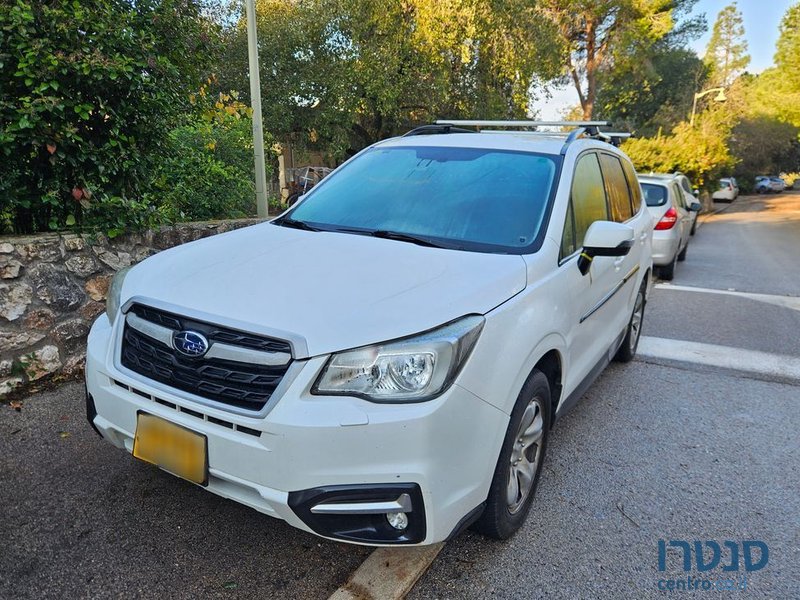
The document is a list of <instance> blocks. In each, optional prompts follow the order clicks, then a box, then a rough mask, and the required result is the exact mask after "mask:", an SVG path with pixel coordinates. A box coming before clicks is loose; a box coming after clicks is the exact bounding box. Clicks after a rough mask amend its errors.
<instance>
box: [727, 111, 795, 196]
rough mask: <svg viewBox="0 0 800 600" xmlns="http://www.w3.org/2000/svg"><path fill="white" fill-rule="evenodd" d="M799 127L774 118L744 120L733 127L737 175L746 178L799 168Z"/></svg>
mask: <svg viewBox="0 0 800 600" xmlns="http://www.w3.org/2000/svg"><path fill="white" fill-rule="evenodd" d="M797 134H798V128H797V127H795V126H793V125H791V124H789V123H785V122H782V121H779V120H777V119H775V118H774V117H768V116H766V115H759V116H756V117H749V118H745V119H743V120H742V121H741V122H740V123H739V124H738V125H736V127H734V128H733V135H732V136H731V143H730V147H731V153H732V154H733V155H734V156H735V157H736V159H737V165H736V176H737V177H739V178H740V179H742V180H744V181H748V180H752V178H753V177H754V176H756V175H764V174H771V173H780V172H781V171H796V170H797V169H798V167H800V163H799V162H798V159H799V158H800V152H799V150H800V144H798V137H797Z"/></svg>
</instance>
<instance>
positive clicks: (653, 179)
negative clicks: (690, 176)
mask: <svg viewBox="0 0 800 600" xmlns="http://www.w3.org/2000/svg"><path fill="white" fill-rule="evenodd" d="M677 179H678V178H677V177H675V176H674V175H663V174H659V175H639V181H641V182H642V183H655V184H657V185H663V186H666V185H667V184H668V183H670V182H672V181H675V180H677Z"/></svg>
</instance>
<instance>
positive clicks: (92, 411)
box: [84, 386, 103, 437]
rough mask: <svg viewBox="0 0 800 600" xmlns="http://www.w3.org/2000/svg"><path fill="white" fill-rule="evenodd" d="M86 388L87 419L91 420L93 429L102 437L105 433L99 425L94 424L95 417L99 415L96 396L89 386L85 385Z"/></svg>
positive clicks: (90, 423)
mask: <svg viewBox="0 0 800 600" xmlns="http://www.w3.org/2000/svg"><path fill="white" fill-rule="evenodd" d="M84 390H85V392H86V420H87V421H89V425H91V426H92V429H94V431H95V433H96V434H97V435H99V436H100V437H103V434H102V433H100V430H99V429H98V428H97V425H95V424H94V418H95V417H96V416H97V407H95V405H94V398H93V397H92V395H91V394H90V393H89V388H87V387H85V386H84Z"/></svg>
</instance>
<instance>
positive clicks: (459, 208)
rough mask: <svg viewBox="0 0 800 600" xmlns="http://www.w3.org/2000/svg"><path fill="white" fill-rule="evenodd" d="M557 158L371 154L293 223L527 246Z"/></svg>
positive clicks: (339, 175)
mask: <svg viewBox="0 0 800 600" xmlns="http://www.w3.org/2000/svg"><path fill="white" fill-rule="evenodd" d="M557 160H559V158H558V157H554V156H549V155H538V154H532V153H527V152H506V151H501V150H492V149H488V150H487V149H473V148H444V147H442V148H440V147H430V146H420V147H395V148H380V147H378V148H374V149H372V150H369V151H367V152H366V153H364V154H362V155H361V156H359V157H358V158H356V159H355V160H353V161H351V162H350V163H348V164H347V165H346V166H345V167H343V168H342V169H339V170H338V171H337V172H335V173H334V174H333V175H331V176H329V177H328V178H326V179H325V180H323V182H322V183H321V184H320V185H319V186H317V187H316V188H315V189H314V190H313V191H312V192H311V193H310V195H309V196H308V197H307V198H306V199H305V200H304V201H303V202H302V203H300V204H299V205H298V206H297V208H296V209H294V210H293V211H292V213H291V215H290V216H291V218H292V219H296V220H298V221H304V222H307V223H311V224H313V225H314V226H316V227H319V228H322V229H330V230H336V229H355V230H356V232H361V231H362V230H363V231H364V232H365V233H369V232H371V231H378V230H383V231H391V232H398V233H405V234H410V235H415V236H422V237H426V238H431V239H435V240H436V241H437V242H439V243H441V245H445V246H450V247H459V248H465V249H471V250H486V251H494V250H498V249H520V248H525V247H527V246H530V245H531V244H532V243H533V242H534V240H535V239H536V237H537V234H538V233H539V230H540V228H541V226H542V221H543V219H544V215H545V212H546V208H547V204H548V199H549V196H550V190H551V187H552V184H553V179H554V176H555V173H556V161H557Z"/></svg>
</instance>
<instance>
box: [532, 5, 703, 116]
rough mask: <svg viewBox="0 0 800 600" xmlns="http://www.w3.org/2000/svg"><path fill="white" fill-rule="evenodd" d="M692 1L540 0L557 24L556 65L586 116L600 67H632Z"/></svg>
mask: <svg viewBox="0 0 800 600" xmlns="http://www.w3.org/2000/svg"><path fill="white" fill-rule="evenodd" d="M695 2H696V0H541V1H540V2H539V10H540V12H541V14H542V15H544V16H545V17H546V18H548V19H549V20H550V22H552V23H553V24H554V26H555V27H556V31H557V41H558V44H559V46H560V51H561V64H562V68H563V71H564V73H565V74H566V77H567V78H569V79H571V81H572V83H573V85H574V86H575V89H576V90H577V92H578V98H579V100H580V104H581V108H582V110H583V117H584V118H585V119H591V118H592V117H593V114H594V109H595V103H596V99H597V94H598V77H599V75H600V73H601V72H602V71H603V70H604V69H605V70H608V69H611V68H612V67H613V68H615V69H616V68H635V66H636V65H637V63H639V64H641V59H642V57H643V55H646V52H647V50H648V49H649V48H650V47H651V46H652V45H653V44H655V43H656V42H657V41H658V40H660V39H662V38H664V36H666V35H667V34H668V33H669V32H670V31H673V29H674V27H675V23H676V19H675V17H676V16H678V15H680V14H683V13H685V12H687V11H688V10H689V9H690V8H691V6H692V5H693V4H694V3H695Z"/></svg>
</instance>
